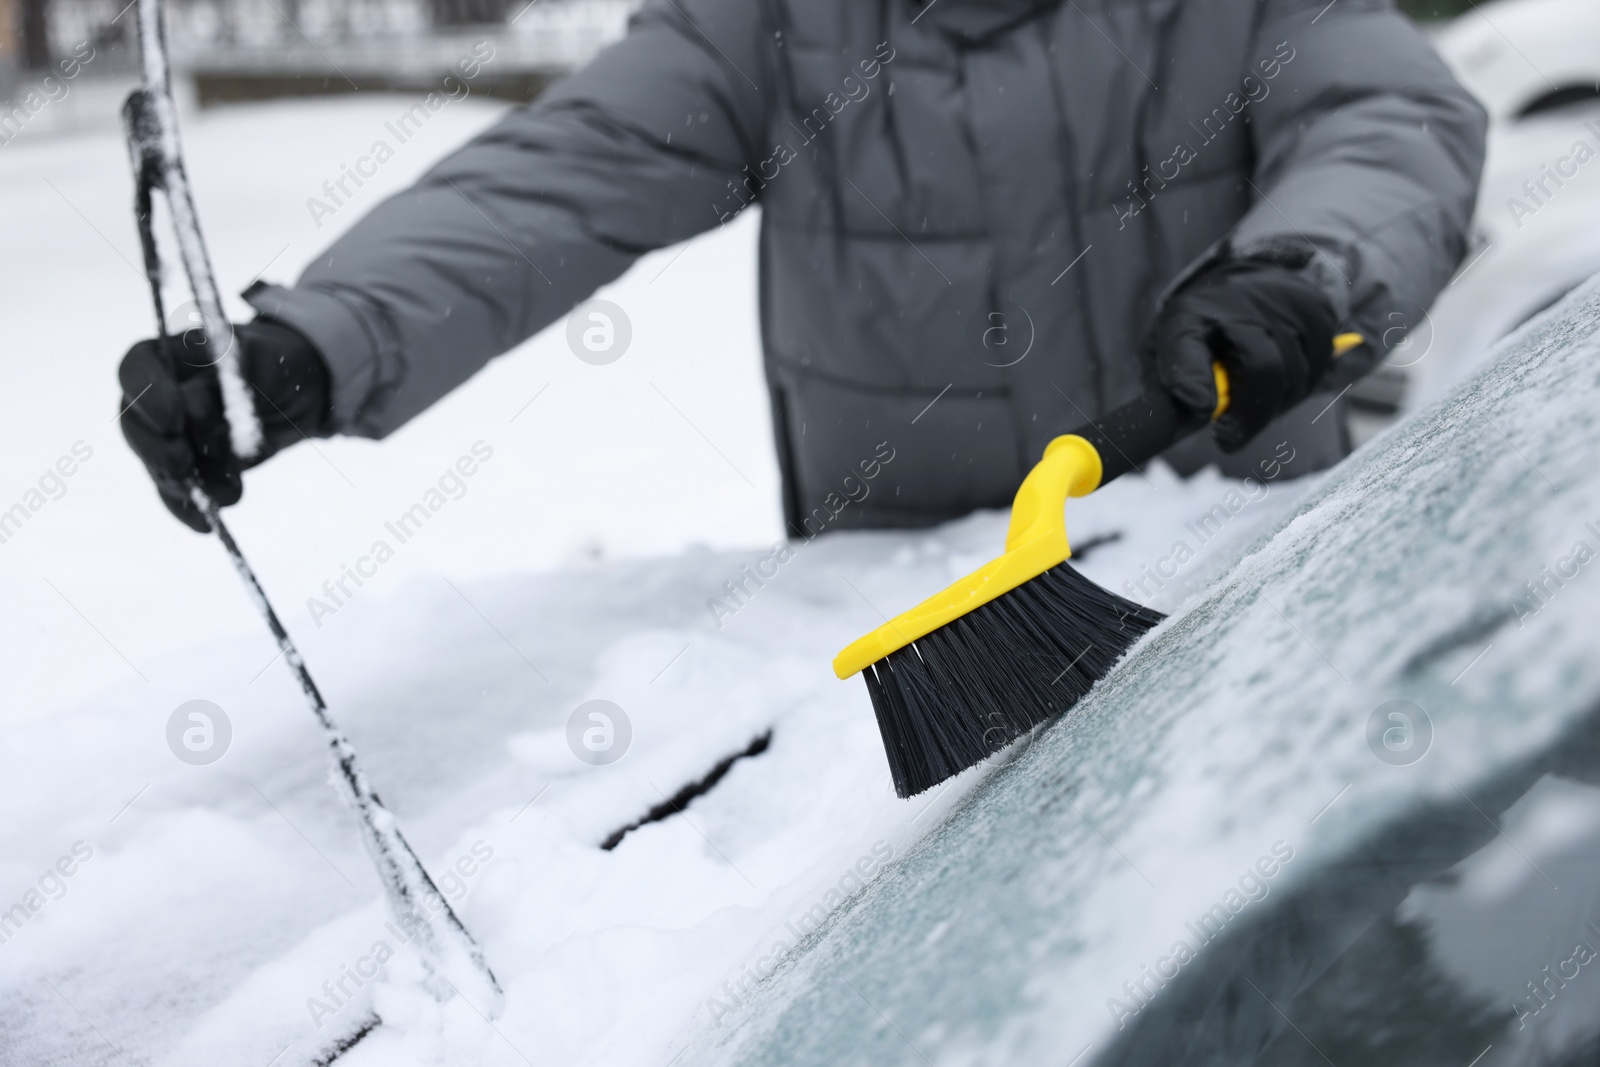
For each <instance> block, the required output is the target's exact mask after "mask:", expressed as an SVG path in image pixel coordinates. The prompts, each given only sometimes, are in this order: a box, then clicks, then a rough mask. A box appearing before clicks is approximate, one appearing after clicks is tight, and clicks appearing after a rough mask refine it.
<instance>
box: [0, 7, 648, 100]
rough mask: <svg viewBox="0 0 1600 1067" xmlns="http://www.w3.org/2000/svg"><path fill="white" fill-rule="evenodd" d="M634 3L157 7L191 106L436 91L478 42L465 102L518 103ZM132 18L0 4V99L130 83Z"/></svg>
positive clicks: (122, 13)
mask: <svg viewBox="0 0 1600 1067" xmlns="http://www.w3.org/2000/svg"><path fill="white" fill-rule="evenodd" d="M640 2H641V0H533V2H531V3H530V2H528V0H167V11H168V19H167V21H168V39H169V45H170V47H171V50H172V57H173V64H174V67H175V68H176V69H177V70H178V71H179V72H180V73H181V74H183V75H185V76H186V77H187V78H189V79H191V80H192V83H193V90H194V93H195V95H196V97H197V99H198V102H199V103H201V104H202V105H206V104H212V103H218V102H223V101H230V100H255V99H265V98H270V97H276V96H290V95H296V96H298V95H309V94H317V93H339V92H355V91H361V90H391V91H416V90H424V89H433V88H437V87H438V86H439V84H440V82H441V80H442V79H443V78H444V77H445V76H446V75H448V74H449V73H451V71H452V70H453V69H454V68H455V67H456V65H457V64H458V63H459V62H461V61H462V60H463V58H470V57H473V56H474V55H476V56H477V57H478V58H479V59H481V58H482V56H483V55H484V50H483V49H482V48H481V47H479V46H480V42H484V41H487V42H489V44H490V45H491V46H492V54H493V58H492V59H491V60H490V61H488V62H486V63H483V64H482V70H481V71H480V72H479V73H478V75H477V76H475V77H474V78H473V80H472V88H473V91H474V92H483V93H488V94H490V95H494V96H501V97H506V98H510V99H516V100H528V99H532V98H533V97H534V96H537V95H538V93H539V91H540V90H541V89H543V87H544V86H545V85H547V84H548V83H549V82H550V81H551V79H553V78H554V77H557V76H559V75H560V74H562V73H564V72H566V71H568V70H571V69H573V68H574V67H576V66H579V65H581V64H582V63H584V62H585V61H586V60H588V59H589V57H590V56H592V55H594V53H595V52H597V51H598V50H599V49H600V48H602V47H603V46H604V45H605V44H607V43H608V42H610V41H612V40H615V39H616V38H618V37H620V36H621V35H622V33H623V32H624V30H625V28H626V24H627V19H628V16H629V15H630V14H631V13H632V12H633V10H634V9H635V8H637V7H638V6H639V3H640ZM130 9H131V4H130V0H0V99H4V98H6V97H10V96H13V95H15V94H16V93H17V92H19V91H26V89H27V88H28V87H29V86H31V85H32V84H33V82H36V81H38V80H40V79H42V78H44V77H47V76H56V77H59V75H60V71H59V70H58V69H57V68H58V67H59V64H60V63H61V61H62V60H64V59H67V60H70V59H71V58H73V57H78V58H79V59H80V60H81V58H82V57H83V56H84V55H89V54H92V56H93V59H92V60H91V61H90V62H88V63H85V64H83V72H84V73H85V74H89V75H90V76H92V77H93V78H95V79H97V80H99V79H105V78H111V79H115V80H119V81H120V80H125V79H128V78H131V76H132V75H133V74H134V71H135V69H136V61H137V49H136V47H135V44H134V18H133V14H132V12H131V10H130ZM475 49H477V51H476V52H475ZM75 76H76V75H74V77H75Z"/></svg>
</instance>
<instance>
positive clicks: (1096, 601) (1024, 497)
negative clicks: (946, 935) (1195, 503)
mask: <svg viewBox="0 0 1600 1067" xmlns="http://www.w3.org/2000/svg"><path fill="white" fill-rule="evenodd" d="M1362 343H1363V338H1362V336H1361V335H1360V334H1358V333H1342V334H1339V335H1338V336H1336V337H1335V338H1334V342H1333V351H1334V355H1335V356H1341V355H1343V354H1344V353H1346V352H1348V351H1350V350H1351V349H1352V348H1355V347H1356V346H1357V345H1360V344H1362ZM1212 371H1213V373H1214V374H1215V375H1216V385H1217V398H1218V401H1217V407H1216V410H1215V411H1214V412H1212V416H1211V417H1212V418H1213V419H1216V418H1217V417H1219V416H1221V415H1222V414H1223V412H1225V411H1227V410H1228V403H1229V391H1228V375H1227V372H1226V371H1224V370H1223V368H1222V364H1220V363H1215V364H1212ZM1202 425H1204V423H1203V422H1199V423H1197V422H1196V421H1195V420H1194V418H1193V417H1192V416H1191V415H1190V414H1189V413H1188V412H1187V411H1185V410H1184V409H1182V408H1180V407H1179V406H1178V405H1177V403H1176V402H1175V401H1173V400H1172V398H1171V397H1169V396H1168V395H1167V394H1166V393H1165V392H1164V391H1155V392H1152V393H1148V394H1146V395H1145V396H1142V397H1140V398H1139V399H1138V400H1136V401H1134V402H1133V403H1131V404H1128V405H1126V406H1124V407H1121V408H1118V409H1117V410H1115V411H1113V412H1111V413H1110V414H1108V415H1107V416H1105V418H1103V419H1101V420H1099V421H1098V422H1092V423H1090V424H1089V425H1087V426H1085V427H1082V428H1081V429H1079V430H1078V431H1077V432H1076V433H1069V434H1063V435H1062V436H1060V437H1057V438H1056V439H1054V440H1053V441H1051V442H1050V444H1049V445H1048V446H1047V447H1046V448H1045V450H1044V458H1043V459H1041V460H1040V461H1039V463H1038V465H1037V466H1035V467H1034V468H1033V470H1032V471H1030V472H1029V474H1028V476H1027V478H1025V479H1024V480H1023V482H1022V486H1021V488H1019V489H1018V490H1017V495H1016V499H1015V500H1014V501H1013V502H1012V505H1011V525H1010V527H1009V528H1008V529H1007V531H1006V546H1005V552H1004V553H1003V554H1002V555H1001V556H1000V557H999V558H997V559H994V560H991V561H990V562H988V563H986V564H984V565H983V566H982V567H979V568H978V569H977V570H975V571H973V572H972V573H971V574H969V575H967V576H966V577H965V578H962V579H960V580H959V581H957V582H955V583H954V584H953V585H951V586H949V587H948V588H946V589H945V590H944V591H943V592H941V593H938V594H936V595H935V596H932V597H929V598H928V599H927V600H924V601H923V602H922V603H920V604H918V605H917V606H916V607H914V608H912V609H911V610H910V611H907V612H904V613H903V614H901V615H897V616H895V617H894V618H893V619H890V620H889V621H888V622H886V623H884V624H883V625H882V626H880V627H878V628H877V629H876V630H873V631H872V632H871V633H869V634H867V635H865V636H864V637H862V638H860V639H859V640H856V641H854V642H852V643H851V644H850V645H849V646H848V647H847V648H845V650H844V651H842V652H840V653H839V655H838V656H837V657H836V658H835V659H834V661H833V670H834V673H835V674H837V675H838V676H839V677H840V678H849V677H850V676H851V675H853V674H857V673H860V674H861V675H862V676H863V677H864V678H865V679H866V682H867V691H868V692H869V693H870V694H871V696H872V707H873V710H874V712H876V714H877V718H878V729H879V731H880V732H881V733H882V735H883V743H884V749H885V751H886V752H887V754H888V757H889V768H890V771H891V773H892V774H893V776H894V785H895V792H897V793H898V794H899V795H900V796H902V797H909V796H914V795H916V794H917V793H920V792H922V791H923V790H926V789H930V788H932V787H933V786H935V785H938V784H939V783H940V782H942V781H944V780H945V779H947V778H949V777H951V776H953V775H955V774H959V773H960V772H961V771H964V770H966V769H967V768H968V767H971V766H973V765H974V764H976V763H978V762H980V761H982V760H984V759H987V758H988V757H989V756H991V755H993V754H994V753H995V752H998V751H999V750H1000V749H1002V748H1004V747H1005V746H1006V745H1009V744H1010V743H1011V742H1012V741H1015V740H1016V739H1017V738H1019V737H1021V736H1022V735H1023V734H1025V733H1027V732H1028V731H1029V730H1032V729H1033V728H1034V727H1035V726H1037V725H1038V724H1040V723H1042V722H1044V721H1046V720H1047V719H1050V718H1052V717H1054V716H1056V715H1059V714H1060V713H1061V712H1063V711H1065V710H1066V709H1068V708H1070V707H1071V706H1072V705H1073V704H1075V703H1077V701H1078V700H1079V698H1081V697H1082V696H1083V695H1084V694H1085V693H1087V692H1088V691H1089V689H1090V688H1091V687H1092V686H1093V685H1094V684H1095V682H1097V681H1099V680H1100V679H1101V678H1103V677H1105V675H1106V674H1107V673H1108V672H1109V671H1110V670H1111V668H1112V666H1113V665H1114V664H1115V663H1116V662H1117V660H1119V659H1121V658H1122V655H1123V653H1124V652H1126V651H1127V650H1128V648H1129V647H1130V646H1131V645H1132V644H1133V643H1134V642H1135V641H1137V640H1138V639H1139V638H1140V637H1141V636H1143V635H1144V633H1145V632H1146V631H1148V630H1149V629H1150V628H1151V627H1153V626H1155V625H1156V623H1158V622H1160V621H1161V620H1162V618H1163V617H1164V616H1162V615H1161V614H1160V613H1159V612H1155V611H1152V610H1150V609H1149V608H1146V607H1142V606H1140V605H1138V604H1135V603H1134V602H1133V601H1131V600H1126V599H1124V598H1123V597H1120V596H1117V595H1116V594H1115V593H1111V592H1109V591H1107V590H1105V589H1102V588H1100V587H1099V586H1098V585H1096V584H1095V583H1093V582H1091V581H1089V580H1088V579H1087V578H1085V577H1083V576H1082V575H1081V574H1079V573H1078V572H1077V571H1076V570H1074V569H1073V568H1072V567H1071V566H1070V565H1069V564H1068V563H1067V560H1068V559H1069V558H1070V557H1071V555H1072V547H1071V545H1070V544H1068V542H1067V524H1066V516H1065V505H1066V501H1067V498H1068V497H1077V496H1087V495H1089V494H1090V493H1092V492H1094V491H1095V490H1096V489H1098V488H1100V487H1101V486H1102V485H1105V484H1106V483H1107V482H1109V481H1111V480H1112V479H1113V478H1116V477H1118V476H1120V475H1122V474H1125V473H1127V472H1128V471H1130V470H1133V469H1135V468H1137V467H1138V466H1139V465H1141V464H1142V463H1144V462H1147V461H1148V460H1150V459H1151V458H1153V457H1155V456H1157V455H1159V454H1160V453H1161V452H1163V451H1165V450H1166V449H1167V448H1168V447H1170V446H1171V445H1172V444H1173V443H1174V442H1176V441H1177V440H1179V439H1180V438H1182V437H1184V436H1187V435H1188V434H1189V433H1192V432H1194V431H1196V430H1198V429H1200V428H1201V426H1202Z"/></svg>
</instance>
